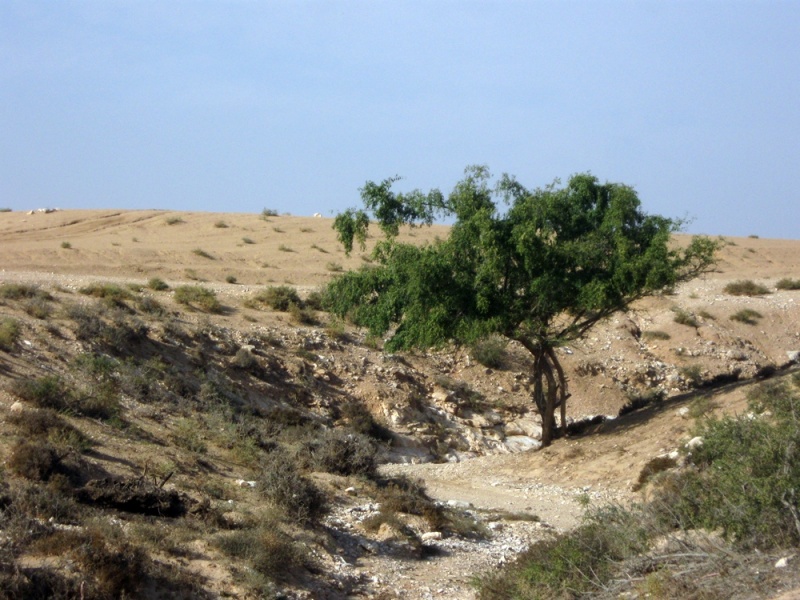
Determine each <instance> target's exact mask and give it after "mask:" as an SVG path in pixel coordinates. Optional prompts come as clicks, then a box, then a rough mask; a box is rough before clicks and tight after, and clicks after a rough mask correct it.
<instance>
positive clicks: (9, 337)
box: [0, 317, 21, 352]
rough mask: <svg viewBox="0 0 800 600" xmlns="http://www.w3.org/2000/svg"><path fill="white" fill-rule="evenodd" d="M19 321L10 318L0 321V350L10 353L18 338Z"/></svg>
mask: <svg viewBox="0 0 800 600" xmlns="http://www.w3.org/2000/svg"><path fill="white" fill-rule="evenodd" d="M20 331H21V328H20V326H19V321H17V320H16V319H12V318H11V317H3V318H2V319H0V350H4V351H5V352H11V349H12V348H13V347H14V344H15V343H16V342H17V340H18V339H19V336H20Z"/></svg>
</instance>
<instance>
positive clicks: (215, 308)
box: [175, 285, 222, 313]
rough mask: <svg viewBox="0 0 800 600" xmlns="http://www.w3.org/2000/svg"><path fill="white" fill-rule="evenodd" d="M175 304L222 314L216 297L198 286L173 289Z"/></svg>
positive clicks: (182, 286)
mask: <svg viewBox="0 0 800 600" xmlns="http://www.w3.org/2000/svg"><path fill="white" fill-rule="evenodd" d="M175 302H177V303H179V304H183V305H185V306H189V307H191V308H195V309H198V310H203V311H205V312H210V313H219V312H222V305H221V304H220V303H219V300H217V295H216V294H215V293H214V292H213V291H212V290H209V289H208V288H205V287H202V286H199V285H181V286H178V287H176V288H175Z"/></svg>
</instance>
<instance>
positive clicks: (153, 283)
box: [147, 277, 169, 292]
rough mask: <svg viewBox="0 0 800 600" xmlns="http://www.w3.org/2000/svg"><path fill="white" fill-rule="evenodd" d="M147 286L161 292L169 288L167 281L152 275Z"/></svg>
mask: <svg viewBox="0 0 800 600" xmlns="http://www.w3.org/2000/svg"><path fill="white" fill-rule="evenodd" d="M147 287H149V288H150V289H151V290H153V291H156V292H163V291H164V290H168V289H169V285H167V282H166V281H164V280H163V279H160V278H159V277H153V278H152V279H150V281H148V282H147Z"/></svg>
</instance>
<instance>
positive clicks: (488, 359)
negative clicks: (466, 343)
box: [471, 335, 507, 369]
mask: <svg viewBox="0 0 800 600" xmlns="http://www.w3.org/2000/svg"><path fill="white" fill-rule="evenodd" d="M506 344H507V342H506V339H505V338H503V337H501V336H499V335H493V336H489V337H486V338H483V339H480V340H478V341H476V342H475V343H474V344H472V347H471V351H472V356H473V357H474V358H475V360H477V361H478V362H479V363H481V364H482V365H483V366H484V367H489V368H492V369H499V368H500V367H502V366H503V361H504V360H505V358H506Z"/></svg>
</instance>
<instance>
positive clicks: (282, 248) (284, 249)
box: [278, 244, 294, 252]
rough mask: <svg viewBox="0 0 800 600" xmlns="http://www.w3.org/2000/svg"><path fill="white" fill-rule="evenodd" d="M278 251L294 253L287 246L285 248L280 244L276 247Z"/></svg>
mask: <svg viewBox="0 0 800 600" xmlns="http://www.w3.org/2000/svg"><path fill="white" fill-rule="evenodd" d="M278 250H280V251H281V252H294V250H292V249H291V248H290V247H289V246H286V245H285V244H281V245H280V246H278Z"/></svg>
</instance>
